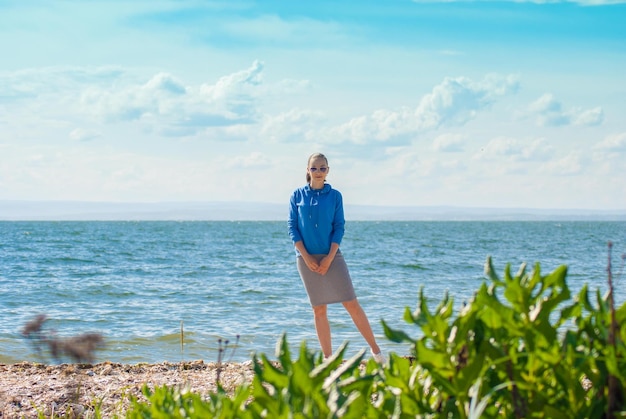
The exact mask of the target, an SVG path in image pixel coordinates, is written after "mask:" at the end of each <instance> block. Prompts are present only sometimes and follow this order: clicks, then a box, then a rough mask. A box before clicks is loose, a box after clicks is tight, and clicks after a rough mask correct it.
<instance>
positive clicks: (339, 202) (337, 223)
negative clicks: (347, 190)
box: [330, 190, 346, 244]
mask: <svg viewBox="0 0 626 419" xmlns="http://www.w3.org/2000/svg"><path fill="white" fill-rule="evenodd" d="M345 224H346V220H345V218H344V214H343V197H342V196H341V193H340V192H339V191H337V190H335V216H334V217H333V233H332V236H331V239H330V240H331V243H337V244H341V240H342V239H343V234H344V232H345Z"/></svg>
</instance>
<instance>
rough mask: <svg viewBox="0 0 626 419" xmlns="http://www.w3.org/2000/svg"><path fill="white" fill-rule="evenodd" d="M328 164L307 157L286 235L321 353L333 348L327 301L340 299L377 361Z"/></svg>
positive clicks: (320, 156)
mask: <svg viewBox="0 0 626 419" xmlns="http://www.w3.org/2000/svg"><path fill="white" fill-rule="evenodd" d="M329 171H330V167H329V166H328V160H327V159H326V157H325V156H324V155H323V154H320V153H317V154H313V155H312V156H311V157H309V161H308V164H307V169H306V181H307V184H306V185H304V186H303V187H300V188H298V189H296V190H295V191H294V192H293V194H292V195H291V200H290V210H289V222H288V225H289V236H290V237H291V240H293V243H294V246H295V249H296V260H297V267H298V272H299V273H300V278H302V282H303V283H304V287H305V289H306V292H307V295H308V296H309V301H310V302H311V306H312V307H313V315H314V319H315V330H316V332H317V338H318V339H319V342H320V346H321V348H322V352H324V357H326V358H328V357H329V356H330V355H331V354H332V352H333V351H332V343H331V336H330V324H329V322H328V315H327V305H328V304H334V303H342V304H343V306H344V307H345V309H346V310H347V311H348V313H350V317H352V321H353V322H354V324H355V325H356V327H357V329H358V330H359V332H361V335H363V338H365V341H366V342H367V343H368V345H369V346H370V349H371V352H372V355H373V356H374V359H375V360H376V361H377V362H380V363H383V362H385V358H384V356H383V354H382V353H381V351H380V348H379V347H378V344H377V343H376V338H375V337H374V333H373V332H372V328H371V326H370V323H369V320H368V319H367V316H366V315H365V312H364V311H363V308H362V307H361V305H360V304H359V302H358V300H357V298H356V294H355V293H354V287H353V286H352V279H351V278H350V273H349V272H348V267H347V265H346V262H345V261H344V259H343V256H342V254H341V251H340V250H339V245H340V244H341V239H342V238H343V233H344V224H345V220H344V215H343V199H342V197H341V193H340V192H339V191H338V190H336V189H333V188H332V187H331V186H330V185H329V184H327V183H326V176H328V172H329Z"/></svg>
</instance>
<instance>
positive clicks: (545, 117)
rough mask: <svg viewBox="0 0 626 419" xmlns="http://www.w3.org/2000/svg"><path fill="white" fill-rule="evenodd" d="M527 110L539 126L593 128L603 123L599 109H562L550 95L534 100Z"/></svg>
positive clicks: (558, 102)
mask: <svg viewBox="0 0 626 419" xmlns="http://www.w3.org/2000/svg"><path fill="white" fill-rule="evenodd" d="M528 109H529V111H530V112H531V114H532V115H534V116H535V117H536V122H537V125H539V126H562V125H586V126H594V125H600V124H602V122H603V121H604V111H603V110H602V108H601V107H595V108H591V109H577V108H571V109H563V105H562V103H561V102H560V101H558V100H557V99H556V98H555V97H554V95H552V94H550V93H546V94H544V95H543V96H541V97H540V98H539V99H537V100H535V101H534V102H533V103H531V104H530V105H529V107H528Z"/></svg>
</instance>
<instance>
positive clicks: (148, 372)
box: [0, 360, 254, 419]
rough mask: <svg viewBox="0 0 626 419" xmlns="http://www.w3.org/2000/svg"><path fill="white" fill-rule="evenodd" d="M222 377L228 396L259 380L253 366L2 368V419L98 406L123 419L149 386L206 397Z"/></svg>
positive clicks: (81, 412)
mask: <svg viewBox="0 0 626 419" xmlns="http://www.w3.org/2000/svg"><path fill="white" fill-rule="evenodd" d="M218 372H219V381H220V384H221V385H222V387H223V388H224V390H226V391H227V392H232V391H233V390H234V389H235V388H236V387H237V386H239V385H240V384H243V383H244V382H248V383H250V382H251V381H252V378H253V376H254V371H253V368H252V361H246V362H242V363H236V362H229V363H221V364H220V363H217V362H209V363H205V362H204V361H203V360H197V361H183V362H162V363H156V364H144V363H139V364H119V363H113V362H108V361H107V362H102V363H97V364H59V365H48V364H39V363H32V362H20V363H16V364H0V418H2V419H4V418H14V417H20V418H22V417H23V418H37V417H38V415H39V414H40V413H43V414H44V415H45V416H46V417H49V416H51V415H52V414H54V415H57V416H59V417H65V415H66V414H69V413H71V412H73V414H74V415H75V416H77V417H83V416H87V417H89V415H90V413H93V412H94V411H95V408H96V406H94V405H96V404H99V410H100V414H101V415H102V417H111V416H113V415H114V414H117V415H120V416H122V415H123V414H124V412H125V411H126V410H127V409H128V407H129V397H128V396H129V395H133V396H135V397H137V398H138V399H139V400H145V397H144V396H143V394H142V392H141V390H142V388H143V386H144V384H147V385H148V386H150V387H151V388H154V387H158V386H162V385H168V386H181V387H185V388H189V390H190V391H192V392H195V393H199V394H202V395H206V394H208V393H211V392H215V391H216V390H217V376H218Z"/></svg>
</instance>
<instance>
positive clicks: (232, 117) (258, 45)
mask: <svg viewBox="0 0 626 419" xmlns="http://www.w3.org/2000/svg"><path fill="white" fill-rule="evenodd" d="M625 20H626V0H623V1H622V0H584V1H558V0H556V1H541V2H528V1H523V0H521V1H515V2H512V1H498V2H493V1H489V0H480V1H472V0H462V1H456V0H451V1H445V2H435V1H420V0H416V1H409V0H406V1H404V0H388V1H372V0H360V1H342V2H335V1H328V0H320V1H311V2H301V1H293V2H291V1H282V0H268V1H253V0H250V1H237V0H235V1H208V0H207V1H198V0H175V1H174V0H134V1H116V0H107V1H98V0H82V1H75V0H72V1H69V0H68V1H59V0H2V1H0V50H1V51H2V52H3V53H2V56H1V58H0V201H14V200H25V201H51V200H54V201H76V200H78V201H93V202H196V201H202V202H206V201H210V202H213V201H220V202H223V201H229V202H230V201H233V202H267V203H285V205H286V204H287V202H288V200H289V196H290V194H291V193H292V191H293V190H294V189H295V188H297V187H299V186H302V185H304V183H305V170H306V165H307V159H308V156H309V155H311V154H312V153H315V152H322V153H324V154H325V155H326V156H327V157H328V160H329V166H330V172H329V175H328V178H327V181H328V183H330V184H331V185H332V186H333V187H334V188H337V189H339V190H340V191H341V192H342V194H343V196H344V202H346V203H349V204H352V205H380V206H457V207H492V208H538V209H550V208H562V209H598V210H621V209H625V210H626V180H625V179H626V99H625V98H626V25H624V24H623V22H624V21H625Z"/></svg>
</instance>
